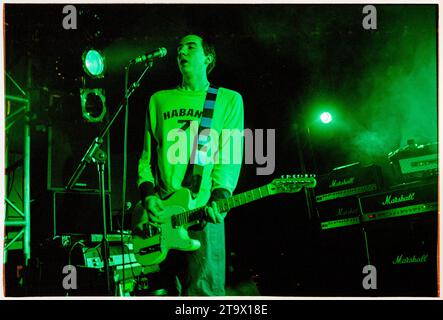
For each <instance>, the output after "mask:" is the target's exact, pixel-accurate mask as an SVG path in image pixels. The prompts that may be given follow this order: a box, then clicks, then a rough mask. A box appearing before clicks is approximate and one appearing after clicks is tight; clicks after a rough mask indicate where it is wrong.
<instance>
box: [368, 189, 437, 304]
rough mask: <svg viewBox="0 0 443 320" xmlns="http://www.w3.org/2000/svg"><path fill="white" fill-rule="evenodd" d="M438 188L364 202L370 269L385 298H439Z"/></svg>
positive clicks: (386, 194) (384, 195)
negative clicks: (373, 272)
mask: <svg viewBox="0 0 443 320" xmlns="http://www.w3.org/2000/svg"><path fill="white" fill-rule="evenodd" d="M437 192H438V189H437V183H436V182H435V183H427V184H423V183H422V184H419V183H413V184H408V185H404V186H402V187H396V188H394V189H392V190H390V191H389V192H383V193H379V194H375V195H371V196H367V197H362V198H360V205H361V210H362V220H363V221H364V222H363V225H364V228H365V231H366V234H367V249H368V254H369V258H370V264H371V265H374V266H375V267H376V270H377V291H378V292H377V293H378V294H379V295H383V296H426V297H428V296H436V295H437V294H438V292H437V239H438V237H437V234H438V214H437V213H438V206H437V202H438V198H437Z"/></svg>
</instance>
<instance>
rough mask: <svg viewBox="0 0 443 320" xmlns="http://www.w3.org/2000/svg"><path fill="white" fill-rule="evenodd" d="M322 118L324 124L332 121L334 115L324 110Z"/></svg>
mask: <svg viewBox="0 0 443 320" xmlns="http://www.w3.org/2000/svg"><path fill="white" fill-rule="evenodd" d="M320 120H321V122H323V123H324V124H328V123H330V122H331V121H332V115H331V114H330V113H329V112H323V113H322V114H321V115H320Z"/></svg>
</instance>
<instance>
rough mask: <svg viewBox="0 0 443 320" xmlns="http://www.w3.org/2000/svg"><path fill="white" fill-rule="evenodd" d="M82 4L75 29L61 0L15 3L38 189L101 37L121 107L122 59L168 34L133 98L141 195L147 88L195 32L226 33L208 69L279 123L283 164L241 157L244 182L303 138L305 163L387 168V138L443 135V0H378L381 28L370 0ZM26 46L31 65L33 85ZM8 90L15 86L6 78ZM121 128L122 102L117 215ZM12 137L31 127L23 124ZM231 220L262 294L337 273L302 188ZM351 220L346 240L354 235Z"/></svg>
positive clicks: (14, 31)
mask: <svg viewBox="0 0 443 320" xmlns="http://www.w3.org/2000/svg"><path fill="white" fill-rule="evenodd" d="M75 7H76V8H77V14H78V21H77V30H64V29H63V27H62V20H63V18H64V16H65V15H64V14H63V13H62V8H63V5H52V4H51V5H6V6H5V17H6V18H5V40H6V47H5V48H6V52H5V53H6V71H8V72H9V73H10V74H11V75H12V76H13V77H14V79H15V80H16V81H17V82H19V83H21V84H23V85H24V86H25V87H29V88H31V89H33V90H34V91H35V92H37V97H36V98H35V99H34V100H33V101H32V110H33V112H35V122H34V123H35V126H34V127H33V134H34V136H33V140H32V141H33V142H32V143H33V148H34V150H35V152H33V156H34V158H33V159H34V160H33V162H32V163H33V167H32V172H33V174H32V183H33V187H32V197H33V199H39V198H40V197H42V194H45V192H46V184H47V181H46V176H47V172H46V162H47V159H46V158H45V155H46V154H47V152H46V150H47V133H46V130H45V129H44V128H45V126H47V125H49V124H51V123H54V122H57V123H59V122H60V121H62V120H65V121H66V120H70V119H72V122H73V123H75V124H76V125H79V126H81V125H83V124H82V120H81V113H80V112H81V110H80V100H79V98H78V100H77V101H76V99H77V96H78V88H79V87H80V85H81V82H80V77H81V76H82V75H83V70H82V67H81V55H82V53H83V51H84V50H85V49H86V48H90V47H93V48H96V49H99V50H102V52H103V53H104V55H105V57H106V63H107V69H106V75H105V78H104V80H103V82H102V84H103V86H104V87H105V89H106V99H107V108H108V111H109V113H110V114H112V113H113V112H114V111H115V110H116V106H117V104H118V102H119V101H120V99H121V97H122V95H123V91H124V69H123V68H124V66H125V64H126V63H127V62H128V61H129V60H130V59H132V58H134V57H135V56H138V55H140V54H143V53H144V52H146V51H150V50H154V49H156V48H158V47H165V48H167V50H168V55H167V57H166V58H165V59H162V60H161V61H158V62H156V63H155V65H154V68H153V69H152V70H150V71H149V73H148V75H147V77H146V78H145V79H144V81H143V82H142V85H141V86H140V88H139V89H138V90H137V91H136V92H135V94H134V95H133V97H132V99H131V101H130V111H129V126H128V132H129V141H128V161H129V162H128V179H127V185H128V193H127V200H128V201H130V202H132V203H135V202H137V200H138V192H137V188H136V184H135V183H136V172H137V158H138V156H139V154H140V151H141V148H142V142H143V141H142V138H143V131H144V115H145V110H146V107H147V104H148V101H149V96H150V95H151V94H152V93H153V92H155V91H157V90H160V89H164V88H171V87H175V86H176V85H178V84H179V82H180V74H179V72H178V68H177V65H176V60H175V59H176V56H175V52H176V43H177V41H178V40H179V39H180V37H181V36H182V35H184V34H187V33H190V32H191V33H198V34H203V35H204V36H207V37H210V39H211V40H212V41H213V42H214V43H215V46H216V50H217V57H218V59H217V65H216V68H215V69H214V71H213V72H212V73H211V75H210V76H209V79H210V81H211V82H212V83H214V84H216V85H219V86H223V87H227V88H230V89H233V90H236V91H238V92H240V93H241V94H242V96H243V99H244V106H245V128H250V129H271V128H274V129H275V130H276V150H275V151H276V154H275V172H274V174H273V175H272V176H258V175H256V168H257V166H258V165H257V164H252V165H251V164H249V165H244V166H243V168H242V173H241V177H240V181H239V184H238V188H237V190H236V192H237V193H239V192H241V191H246V190H249V189H251V188H254V187H258V186H261V185H264V184H266V183H269V182H270V181H271V180H272V179H273V178H277V177H280V176H281V175H283V174H294V173H300V172H301V166H300V159H299V151H300V153H301V155H302V156H303V159H304V161H305V162H306V168H307V172H308V173H315V174H317V175H321V174H324V173H327V172H330V171H331V170H332V169H333V168H335V167H337V166H341V165H345V164H349V163H353V162H361V163H362V164H373V163H376V164H379V165H380V166H382V167H383V170H384V174H385V176H386V178H387V180H388V181H389V176H390V173H391V172H390V168H389V165H388V158H387V154H388V153H389V152H391V151H393V150H395V149H397V148H399V147H401V146H404V145H405V144H406V141H407V140H408V139H411V138H413V139H416V142H418V143H431V142H436V141H437V93H436V88H437V73H436V72H437V71H436V70H437V69H436V53H437V48H436V30H437V27H436V24H437V11H436V8H437V7H436V6H430V5H428V6H418V5H407V6H406V5H404V6H398V5H377V6H376V8H377V18H378V21H377V30H365V29H363V27H362V20H363V18H364V14H363V13H362V9H363V5H334V6H332V5H158V4H156V5H153V4H150V5H75ZM29 58H30V59H31V65H32V77H31V83H29V84H28V85H26V83H27V80H26V74H27V69H26V65H27V62H28V61H29V60H28V59H29ZM56 66H57V68H58V69H56ZM141 71H142V65H137V66H135V67H134V68H133V69H132V71H131V80H134V79H135V78H136V76H137V75H138V74H139V73H140V72H141ZM42 88H45V90H44V91H45V93H46V94H48V93H49V94H50V93H53V92H57V93H61V95H62V97H66V100H64V102H63V103H62V104H61V105H58V106H57V107H55V106H54V105H51V104H50V103H49V102H48V100H45V95H44V94H41V91H42ZM6 93H10V94H15V92H14V89H13V88H12V87H10V86H9V84H7V87H6ZM68 97H70V99H68ZM326 109H327V110H332V112H333V116H334V122H333V124H331V125H329V126H323V127H322V126H321V125H320V124H319V122H318V120H317V117H318V112H319V111H321V110H326ZM79 128H80V127H79ZM308 129H309V132H310V136H308V135H307V132H308ZM88 132H91V134H90V137H88V134H85V135H86V137H83V138H82V139H83V140H84V141H83V140H82V141H83V142H84V144H85V145H88V144H89V142H90V141H91V140H92V139H93V138H94V133H92V131H88ZM297 133H298V134H299V137H300V139H301V143H300V145H298V144H297V142H296V141H297V140H296V134H297ZM122 137H123V117H122V116H120V117H119V119H118V120H117V122H116V123H115V124H114V126H113V127H112V129H111V132H110V141H111V143H110V151H111V153H110V172H109V173H110V174H111V176H112V179H111V189H112V192H111V194H112V200H111V201H112V208H113V215H115V216H116V217H118V213H119V211H120V208H121V184H122V183H121V182H122V152H123V138H122ZM13 140H17V141H20V139H19V137H18V136H16V137H15V138H14V139H12V140H11V141H13ZM16 143H17V148H18V149H19V147H20V146H19V142H16ZM79 152H80V153H82V152H84V150H80V151H79ZM79 156H81V155H79ZM68 171H69V170H68ZM43 207H44V206H43ZM40 210H48V209H45V208H43V209H42V208H40ZM94 214H95V213H94ZM96 214H97V215H98V217H97V219H100V216H99V214H100V213H98V212H97V213H96ZM37 215H38V213H35V214H33V216H34V217H36V216H37ZM42 216H44V215H42ZM42 219H47V218H42ZM34 220H35V221H37V219H34ZM40 220H41V219H40ZM41 224H42V225H45V224H46V226H42V227H41V228H42V230H43V229H45V228H47V225H48V224H50V223H49V222H48V221H44V222H43V223H41ZM37 226H38V224H37V222H36V223H35V226H34V227H33V228H37ZM226 228H227V247H228V251H227V252H228V255H229V256H228V261H229V263H230V265H231V269H230V270H231V271H232V270H235V271H233V272H230V273H228V278H229V279H228V281H230V282H232V283H241V282H242V281H248V280H250V279H255V281H256V282H257V283H258V285H259V288H260V292H261V293H262V294H264V295H298V294H300V295H303V294H309V293H313V294H321V293H319V292H318V290H319V289H318V288H319V286H318V285H317V286H315V285H314V283H318V282H321V278H322V277H327V276H326V275H325V272H326V271H325V270H324V269H323V270H320V269H319V268H315V265H316V256H318V255H319V254H320V253H319V252H318V251H316V243H317V241H318V232H319V225H318V221H317V220H316V217H315V216H310V215H309V213H308V212H307V209H306V200H305V198H304V194H303V193H299V194H291V195H278V196H275V197H273V198H269V199H267V200H262V201H260V202H257V203H252V204H249V205H247V206H245V207H242V208H238V209H235V210H232V212H231V213H230V216H229V217H228V218H227V220H226ZM41 233H45V232H43V231H42V232H41ZM352 234H353V233H352V232H350V233H349V234H348V235H347V236H349V237H350V238H349V239H350V240H349V241H354V240H355V238H352ZM232 268H234V269H232ZM316 290H317V291H316Z"/></svg>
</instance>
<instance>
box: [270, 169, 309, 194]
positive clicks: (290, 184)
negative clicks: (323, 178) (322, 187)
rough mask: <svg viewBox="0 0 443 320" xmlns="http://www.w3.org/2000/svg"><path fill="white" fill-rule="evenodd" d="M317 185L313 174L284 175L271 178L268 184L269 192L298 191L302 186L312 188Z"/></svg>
mask: <svg viewBox="0 0 443 320" xmlns="http://www.w3.org/2000/svg"><path fill="white" fill-rule="evenodd" d="M316 185H317V180H315V175H314V174H298V175H285V176H282V177H281V178H277V179H274V180H272V182H271V183H270V184H269V190H270V193H271V194H278V193H294V192H299V191H300V190H301V189H302V188H303V187H305V188H314V187H315V186H316Z"/></svg>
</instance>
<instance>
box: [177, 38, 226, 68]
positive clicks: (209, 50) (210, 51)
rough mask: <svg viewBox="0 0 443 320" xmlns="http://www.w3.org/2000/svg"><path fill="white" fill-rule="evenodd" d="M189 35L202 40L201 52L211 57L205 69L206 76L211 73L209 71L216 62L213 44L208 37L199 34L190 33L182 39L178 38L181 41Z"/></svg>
mask: <svg viewBox="0 0 443 320" xmlns="http://www.w3.org/2000/svg"><path fill="white" fill-rule="evenodd" d="M189 35H195V36H197V37H199V38H200V39H202V47H203V52H204V53H205V55H212V62H211V63H210V64H208V68H207V69H206V73H207V74H209V73H211V71H212V70H213V69H214V68H215V63H216V61H217V54H216V53H215V45H214V42H213V41H212V40H211V38H210V37H209V36H207V35H203V34H202V33H199V32H192V31H190V32H187V33H185V34H184V35H183V36H182V37H180V39H183V38H184V37H186V36H189Z"/></svg>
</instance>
